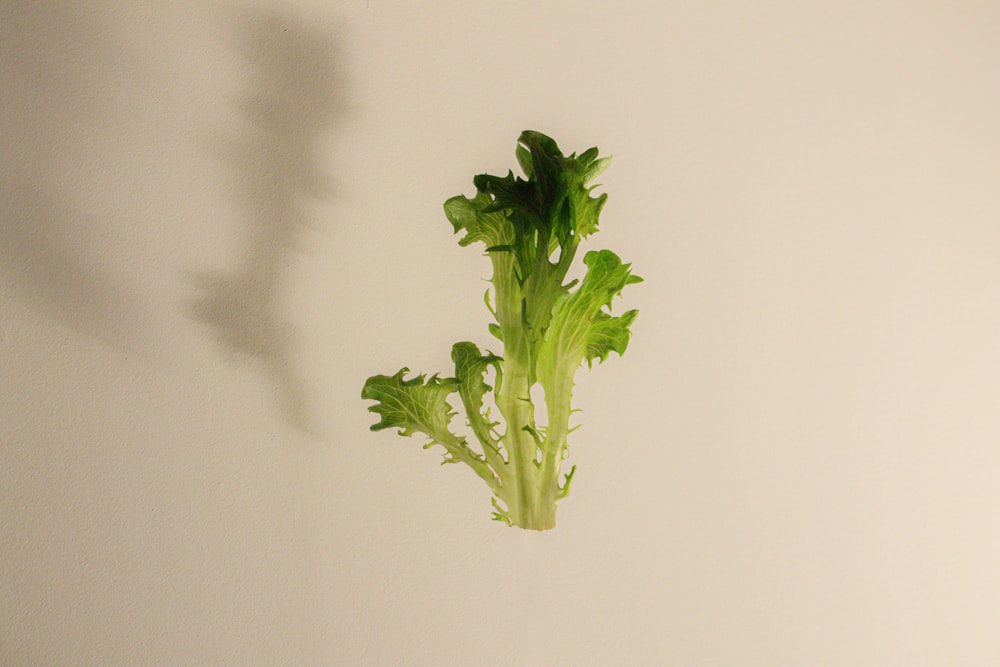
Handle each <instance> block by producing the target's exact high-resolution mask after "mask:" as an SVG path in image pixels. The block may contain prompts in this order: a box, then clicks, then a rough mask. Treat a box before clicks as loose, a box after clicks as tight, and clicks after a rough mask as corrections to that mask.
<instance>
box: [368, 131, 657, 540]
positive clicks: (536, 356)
mask: <svg viewBox="0 0 1000 667" xmlns="http://www.w3.org/2000/svg"><path fill="white" fill-rule="evenodd" d="M516 157H517V160H518V163H519V164H520V166H521V170H522V171H523V173H524V178H521V177H518V176H515V175H514V174H513V172H508V173H507V175H506V176H503V177H501V176H491V175H488V174H482V175H479V176H476V177H475V179H474V181H473V182H474V184H475V186H476V195H475V197H473V198H471V199H470V198H468V197H465V196H462V195H459V196H457V197H452V198H451V199H449V200H448V201H446V202H445V204H444V212H445V216H446V217H447V218H448V220H449V221H450V222H451V224H452V226H453V227H454V229H455V233H456V234H462V236H461V238H460V239H459V245H461V246H469V245H472V244H474V243H481V244H482V245H483V246H484V247H485V249H486V254H487V255H488V257H489V258H490V261H491V262H492V264H493V277H492V278H491V282H492V299H491V293H490V292H491V291H490V290H487V292H486V298H485V300H486V307H487V309H488V310H489V311H490V313H491V314H492V316H493V319H494V322H491V323H490V324H489V331H490V333H492V334H493V336H494V337H495V338H497V339H498V340H499V341H500V343H501V344H502V345H503V353H502V355H500V356H498V355H496V354H493V353H491V352H488V351H486V352H484V351H481V350H480V349H479V347H478V346H476V345H475V344H474V343H471V342H461V343H456V344H455V345H454V346H453V347H452V354H451V356H452V361H454V363H455V375H454V377H447V378H443V377H440V376H439V375H433V376H431V377H429V378H428V377H426V376H424V375H417V376H414V377H411V378H410V379H407V377H406V375H407V373H408V372H409V370H408V369H406V368H403V369H402V370H400V371H399V372H398V373H396V374H395V375H375V376H372V377H370V378H368V380H367V382H366V383H365V386H364V389H363V390H362V392H361V396H362V398H363V399H368V400H374V401H376V403H375V405H372V406H371V407H369V410H370V411H371V412H374V413H376V414H378V415H379V417H380V420H379V421H378V423H376V424H375V425H373V426H372V427H371V428H372V430H373V431H378V430H382V429H389V428H395V429H397V430H398V432H399V433H400V434H401V435H406V436H410V435H414V434H416V433H420V434H422V435H424V436H425V437H426V438H428V442H427V444H426V447H432V446H441V447H443V448H444V450H445V454H444V457H445V463H459V462H461V463H464V464H466V465H467V466H469V467H470V468H471V469H472V470H473V472H475V473H476V475H478V476H479V477H480V478H481V479H482V480H483V481H485V482H486V484H487V485H488V486H489V487H490V490H491V491H492V492H493V507H494V510H495V511H494V514H493V518H494V519H496V520H499V521H502V522H504V523H506V524H507V525H511V526H518V527H520V528H527V529H534V530H546V529H549V528H552V527H553V526H555V520H556V504H557V502H558V501H559V500H560V499H562V498H564V497H565V496H566V495H567V494H568V493H569V489H570V482H571V480H572V479H573V474H574V472H575V471H576V467H575V466H573V467H572V468H570V470H569V472H568V473H565V474H564V473H563V472H562V463H563V460H564V459H565V458H566V456H567V452H568V436H569V434H570V432H571V431H572V430H573V429H571V428H570V416H571V414H572V412H573V409H572V407H571V400H572V395H573V379H574V376H575V375H576V371H577V369H579V368H580V366H582V365H583V364H584V362H586V364H587V365H588V366H591V365H592V364H593V362H594V361H595V360H596V361H598V362H603V361H604V360H605V359H606V358H607V357H608V355H609V354H610V353H611V352H612V351H614V352H616V353H618V354H619V355H621V354H623V353H624V352H625V349H626V347H627V346H628V343H629V338H630V336H631V326H632V323H633V322H634V321H635V318H636V314H637V312H638V311H635V310H630V311H627V312H625V313H622V314H621V315H617V316H615V315H613V314H612V313H611V302H612V300H613V299H614V298H615V297H616V296H618V295H619V294H620V293H621V292H622V290H623V289H624V288H625V286H626V285H630V284H632V283H637V282H641V278H639V277H638V276H635V275H633V274H632V272H631V270H630V265H629V264H624V263H623V262H622V260H621V259H619V257H618V256H617V255H616V254H615V253H613V252H611V251H610V250H598V251H590V252H587V253H586V254H585V255H584V257H583V263H584V265H585V267H586V273H585V276H584V278H583V279H582V280H581V281H576V280H574V281H570V282H567V281H566V275H567V272H568V271H569V269H570V267H571V266H572V264H573V260H574V258H575V257H576V254H577V249H578V247H579V245H580V243H581V242H582V241H583V240H584V239H586V238H587V237H588V236H590V235H591V234H593V233H595V232H596V231H597V227H598V218H599V217H600V213H601V209H602V208H603V207H604V203H605V201H606V200H607V195H606V194H601V195H599V196H596V197H595V196H593V194H592V193H593V190H594V188H595V187H597V186H595V185H593V181H594V179H595V178H596V177H597V176H598V175H599V174H600V173H601V172H602V171H604V169H605V168H606V167H607V166H608V162H609V160H610V158H599V157H598V151H597V148H591V149H589V150H587V151H584V152H583V153H581V154H580V155H576V154H575V153H574V154H571V155H568V156H567V155H563V153H562V152H561V151H560V150H559V147H558V146H557V145H556V143H555V141H553V140H552V139H550V138H549V137H547V136H545V135H544V134H541V133H539V132H533V131H526V132H524V133H522V134H521V137H520V139H519V141H518V145H517V150H516ZM490 383H492V384H490ZM536 385H537V386H539V387H540V388H541V392H542V395H543V396H544V402H545V416H546V423H545V424H544V425H543V424H540V423H539V422H538V421H536V406H535V404H534V402H533V400H532V397H531V389H532V387H534V386H536ZM455 394H457V397H455V396H454V395H455ZM459 403H460V405H461V408H462V411H463V412H464V413H465V418H466V423H467V425H468V427H469V432H470V434H469V435H470V436H471V437H473V438H474V445H475V446H473V445H470V442H469V437H467V436H464V435H458V434H456V433H455V432H454V431H453V430H452V428H451V422H452V419H453V418H454V417H455V415H456V414H458V412H457V410H456V406H457V405H458V404H459ZM493 408H495V409H496V411H497V412H498V413H499V415H498V420H497V421H494V418H493Z"/></svg>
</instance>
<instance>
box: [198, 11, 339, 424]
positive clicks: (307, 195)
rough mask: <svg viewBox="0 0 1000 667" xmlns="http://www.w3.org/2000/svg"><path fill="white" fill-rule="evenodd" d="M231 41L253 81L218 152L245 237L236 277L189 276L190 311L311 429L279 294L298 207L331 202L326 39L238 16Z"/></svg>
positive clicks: (330, 71) (280, 18)
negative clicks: (324, 147)
mask: <svg viewBox="0 0 1000 667" xmlns="http://www.w3.org/2000/svg"><path fill="white" fill-rule="evenodd" d="M235 34H236V49H237V51H238V53H239V55H240V56H241V57H242V59H243V60H244V62H245V63H246V64H247V65H248V66H249V69H250V71H251V76H252V83H251V85H250V89H249V90H248V91H247V92H246V93H245V94H244V95H243V96H242V97H241V99H240V100H239V101H238V109H239V110H240V115H241V118H242V120H243V122H244V127H242V128H241V133H240V135H239V136H235V137H226V138H225V139H224V140H223V141H222V142H220V143H221V146H220V147H219V151H220V153H221V156H222V158H223V160H224V161H225V162H226V164H227V165H228V166H229V167H230V169H231V172H232V177H233V183H234V191H235V195H236V203H237V206H238V210H239V211H240V214H241V215H242V221H243V223H244V225H245V226H244V228H243V230H242V232H243V235H244V238H243V239H242V240H241V242H240V245H241V248H242V250H241V255H240V257H239V258H238V264H237V269H236V270H235V271H230V272H207V273H202V274H200V275H198V276H196V277H195V279H194V283H195V286H196V289H197V290H198V295H197V297H196V299H195V300H194V302H193V303H192V305H191V313H192V315H193V316H194V318H195V319H196V320H197V321H198V322H200V323H202V324H204V325H206V326H208V327H209V328H210V329H211V330H212V332H213V334H214V336H215V338H216V339H217V341H218V343H219V344H220V345H221V347H222V349H223V350H224V351H225V352H227V353H230V354H235V355H240V356H243V357H247V358H250V359H253V360H255V361H256V362H257V363H259V364H260V366H261V369H262V371H263V372H264V373H265V374H266V375H267V376H268V377H269V379H270V381H271V382H272V383H273V386H274V388H275V394H276V398H277V400H278V401H279V403H280V405H281V408H282V411H283V412H284V414H285V416H286V418H287V419H288V421H289V422H290V423H291V424H292V425H294V426H296V427H298V428H301V429H303V430H309V428H308V421H309V420H308V418H307V414H306V401H305V391H304V389H303V386H302V381H301V380H300V378H299V375H298V372H297V369H296V367H295V363H294V351H295V343H294V332H293V327H292V325H291V324H290V323H289V322H288V321H287V320H286V319H285V317H284V316H283V314H282V294H283V290H284V289H285V288H286V285H285V284H284V282H285V280H287V278H288V274H287V268H288V267H289V265H290V262H291V259H292V257H291V255H292V254H293V250H294V249H295V248H296V245H297V244H298V243H299V241H300V236H301V232H302V231H303V229H304V228H305V227H307V226H308V225H309V224H310V222H311V220H310V217H309V215H308V212H307V211H306V205H307V204H308V203H309V201H311V200H315V199H317V198H321V197H324V196H327V195H329V194H330V193H329V186H328V184H327V182H328V179H327V176H326V174H325V173H324V170H323V168H322V166H321V161H320V159H319V155H318V151H319V147H320V146H319V144H320V142H321V140H322V139H323V138H324V137H325V136H326V133H327V131H328V130H329V129H330V126H331V124H332V122H333V120H334V117H335V109H336V108H337V107H338V99H337V72H336V69H335V60H334V55H335V54H334V48H333V40H332V37H331V36H330V35H329V33H327V32H325V31H323V30H321V29H317V27H315V26H312V25H309V24H307V23H305V22H303V21H300V20H297V19H295V18H292V17H289V16H285V15H283V14H277V13H261V14H256V15H250V16H241V17H238V18H237V26H236V30H235Z"/></svg>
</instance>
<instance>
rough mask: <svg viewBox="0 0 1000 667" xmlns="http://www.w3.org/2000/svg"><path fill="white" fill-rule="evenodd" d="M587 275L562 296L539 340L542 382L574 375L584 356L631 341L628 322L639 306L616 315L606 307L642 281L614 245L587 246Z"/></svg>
mask: <svg viewBox="0 0 1000 667" xmlns="http://www.w3.org/2000/svg"><path fill="white" fill-rule="evenodd" d="M583 261H584V264H586V265H587V275H586V276H585V277H584V279H583V281H582V282H581V283H580V286H579V287H578V288H577V289H576V291H574V292H570V293H568V294H565V295H564V296H562V297H561V298H560V299H559V301H557V302H556V304H555V306H554V307H553V309H552V319H551V320H550V321H549V326H548V328H547V330H546V331H545V336H544V339H543V340H542V343H541V345H540V346H539V353H538V366H537V369H538V370H537V372H538V378H539V380H540V381H541V382H542V384H543V385H549V386H551V384H552V383H553V382H555V381H556V380H557V379H562V378H565V377H566V376H567V375H569V376H570V377H571V376H572V374H573V373H574V372H575V371H576V369H577V367H579V365H580V364H581V363H582V362H583V361H584V360H585V359H586V360H588V361H589V360H592V359H594V358H598V359H601V360H603V359H604V358H605V357H607V355H608V352H609V351H610V350H615V351H617V352H618V353H619V354H621V353H622V352H624V350H625V347H626V346H627V345H628V339H629V328H628V327H629V326H630V325H631V324H632V322H633V321H634V320H635V316H636V314H637V313H636V311H630V312H628V313H625V314H624V315H622V316H620V317H612V316H611V315H610V314H609V313H607V312H605V311H604V308H605V307H607V306H609V305H610V304H611V300H612V299H613V298H614V297H615V296H617V295H618V294H620V293H621V291H622V289H624V287H625V285H628V284H630V283H633V282H638V280H639V279H638V278H637V277H636V276H633V275H632V274H631V271H630V267H631V265H630V264H623V263H622V261H621V259H619V257H618V255H616V254H615V253H613V252H611V251H610V250H600V251H592V252H588V253H587V255H586V256H585V257H584V259H583Z"/></svg>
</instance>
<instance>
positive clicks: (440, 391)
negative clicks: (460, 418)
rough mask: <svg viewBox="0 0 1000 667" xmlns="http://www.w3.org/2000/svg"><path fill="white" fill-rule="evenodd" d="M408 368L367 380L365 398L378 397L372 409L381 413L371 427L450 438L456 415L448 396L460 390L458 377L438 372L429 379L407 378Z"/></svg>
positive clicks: (436, 437) (377, 429) (362, 395)
mask: <svg viewBox="0 0 1000 667" xmlns="http://www.w3.org/2000/svg"><path fill="white" fill-rule="evenodd" d="M408 372H409V369H408V368H403V369H402V370H400V371H399V372H398V373H396V374H395V375H375V376H372V377H370V378H368V381H367V382H365V386H364V389H362V390H361V398H364V399H370V400H374V401H378V403H376V404H375V405H373V406H371V407H369V408H368V410H369V412H374V413H377V414H379V415H380V416H381V420H380V421H379V422H378V423H376V424H373V425H372V427H371V430H373V431H381V430H382V429H386V428H398V429H399V433H400V435H407V436H410V435H413V434H414V433H416V432H418V431H419V432H420V433H424V434H426V435H428V436H430V437H431V438H434V439H436V440H441V439H446V438H447V436H448V435H450V431H449V430H448V424H449V423H450V422H451V418H452V417H453V416H454V415H455V411H454V410H452V408H451V406H450V405H449V404H448V400H447V399H448V395H449V394H452V393H454V392H455V391H458V389H459V382H458V380H456V379H454V378H446V379H441V378H439V377H438V376H437V375H432V376H431V377H430V378H429V379H427V380H426V382H425V381H424V377H425V376H423V375H418V376H416V377H413V378H411V379H409V380H406V379H404V377H403V376H404V375H406V373H408Z"/></svg>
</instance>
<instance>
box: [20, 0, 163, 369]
mask: <svg viewBox="0 0 1000 667" xmlns="http://www.w3.org/2000/svg"><path fill="white" fill-rule="evenodd" d="M2 13H3V19H2V21H0V62H2V63H3V67H2V68H0V86H2V88H3V91H4V100H3V105H2V108H0V135H2V136H3V142H4V147H3V151H2V152H0V172H2V173H3V184H2V186H0V297H2V298H4V299H8V298H9V299H12V300H16V301H17V302H18V303H20V304H23V305H24V306H26V307H28V308H30V309H32V310H34V311H36V312H38V313H41V314H42V315H44V316H45V317H47V318H50V319H52V320H55V321H57V322H60V323H62V324H63V325H64V326H66V327H68V328H70V329H72V330H74V331H76V332H78V333H81V334H84V335H87V336H92V337H94V338H96V339H98V340H101V341H102V342H104V343H106V344H109V345H112V346H115V347H121V348H125V349H132V350H134V349H136V348H137V347H142V343H143V342H144V327H145V324H144V322H145V320H144V316H143V313H142V309H141V307H140V301H139V299H138V297H137V296H136V295H135V294H134V293H133V292H132V290H131V289H130V288H129V287H128V286H127V284H126V281H125V280H124V279H123V278H124V276H119V275H116V271H115V270H113V269H112V267H115V266H120V265H122V264H123V262H122V261H121V260H122V258H121V257H114V256H113V254H114V253H115V252H116V251H120V250H121V248H116V238H115V237H116V233H115V224H114V220H112V219H109V218H108V217H107V215H108V214H107V211H111V210H113V209H114V205H113V203H112V202H109V201H100V200H95V197H94V192H95V189H94V187H93V173H94V172H95V171H96V170H95V165H96V167H98V168H101V167H106V166H107V165H108V164H110V163H111V161H112V159H113V158H112V153H109V151H113V150H114V149H115V145H114V142H115V138H114V137H113V136H111V135H109V133H108V132H107V131H106V128H109V127H114V126H115V124H116V123H117V122H118V121H119V120H120V117H119V115H118V114H119V109H118V107H117V106H116V100H120V99H121V98H122V96H127V95H128V91H127V89H128V88H129V87H130V86H131V84H133V83H134V82H135V81H136V80H137V79H139V78H140V77H141V76H142V75H141V73H140V72H139V71H138V68H137V67H136V66H135V63H134V60H133V59H132V58H130V57H129V55H128V53H127V52H126V50H125V48H124V46H123V45H122V44H119V43H118V42H116V40H115V39H114V38H113V36H111V35H108V34H106V32H105V31H102V30H101V29H100V28H99V26H98V25H96V24H94V22H93V21H92V20H91V19H90V17H89V16H88V14H87V12H86V11H85V10H80V9H78V7H77V4H76V3H60V2H11V3H9V4H5V5H4V10H3V12H2ZM98 212H100V213H98Z"/></svg>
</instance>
